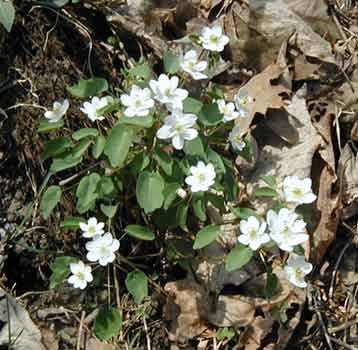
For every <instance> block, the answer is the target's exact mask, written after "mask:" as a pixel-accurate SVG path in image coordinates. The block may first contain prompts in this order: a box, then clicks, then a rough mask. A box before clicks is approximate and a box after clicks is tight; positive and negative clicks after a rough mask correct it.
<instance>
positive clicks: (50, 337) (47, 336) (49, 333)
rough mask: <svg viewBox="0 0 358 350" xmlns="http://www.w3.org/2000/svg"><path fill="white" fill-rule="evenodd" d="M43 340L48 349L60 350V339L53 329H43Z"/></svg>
mask: <svg viewBox="0 0 358 350" xmlns="http://www.w3.org/2000/svg"><path fill="white" fill-rule="evenodd" d="M41 335H42V342H43V344H44V345H45V348H46V350H59V341H58V338H57V337H56V334H55V332H54V331H53V330H51V329H48V328H42V329H41Z"/></svg>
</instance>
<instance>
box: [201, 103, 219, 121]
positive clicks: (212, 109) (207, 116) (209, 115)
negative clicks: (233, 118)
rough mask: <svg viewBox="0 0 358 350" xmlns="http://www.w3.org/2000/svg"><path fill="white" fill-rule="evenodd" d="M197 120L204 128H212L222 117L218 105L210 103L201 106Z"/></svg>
mask: <svg viewBox="0 0 358 350" xmlns="http://www.w3.org/2000/svg"><path fill="white" fill-rule="evenodd" d="M198 118H199V120H200V122H201V123H202V124H203V125H204V126H214V125H217V124H219V123H220V122H221V121H222V119H223V115H222V114H221V113H220V111H219V107H218V105H217V104H216V103H211V104H205V105H204V106H203V108H202V109H201V111H200V112H199V114H198Z"/></svg>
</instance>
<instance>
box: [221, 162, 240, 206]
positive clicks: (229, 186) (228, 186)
mask: <svg viewBox="0 0 358 350" xmlns="http://www.w3.org/2000/svg"><path fill="white" fill-rule="evenodd" d="M238 183H239V182H238V180H237V179H236V177H235V175H234V172H233V170H232V169H230V168H228V167H226V171H225V174H224V179H223V186H224V189H225V191H224V193H225V196H226V198H227V199H228V200H229V201H235V200H236V199H237V197H238V195H239V185H238Z"/></svg>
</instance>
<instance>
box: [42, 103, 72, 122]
mask: <svg viewBox="0 0 358 350" xmlns="http://www.w3.org/2000/svg"><path fill="white" fill-rule="evenodd" d="M69 106H70V103H69V102H68V100H67V99H65V100H63V101H62V102H58V101H56V102H54V103H53V108H52V111H46V112H45V118H46V119H48V122H49V123H56V122H58V121H59V120H60V119H61V118H62V117H63V116H64V115H65V114H66V112H67V110H68V107H69Z"/></svg>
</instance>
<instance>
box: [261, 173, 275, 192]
mask: <svg viewBox="0 0 358 350" xmlns="http://www.w3.org/2000/svg"><path fill="white" fill-rule="evenodd" d="M261 179H262V180H263V181H264V182H265V183H266V185H267V186H269V187H271V188H272V189H275V188H276V187H277V180H276V177H275V176H262V177H261Z"/></svg>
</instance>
